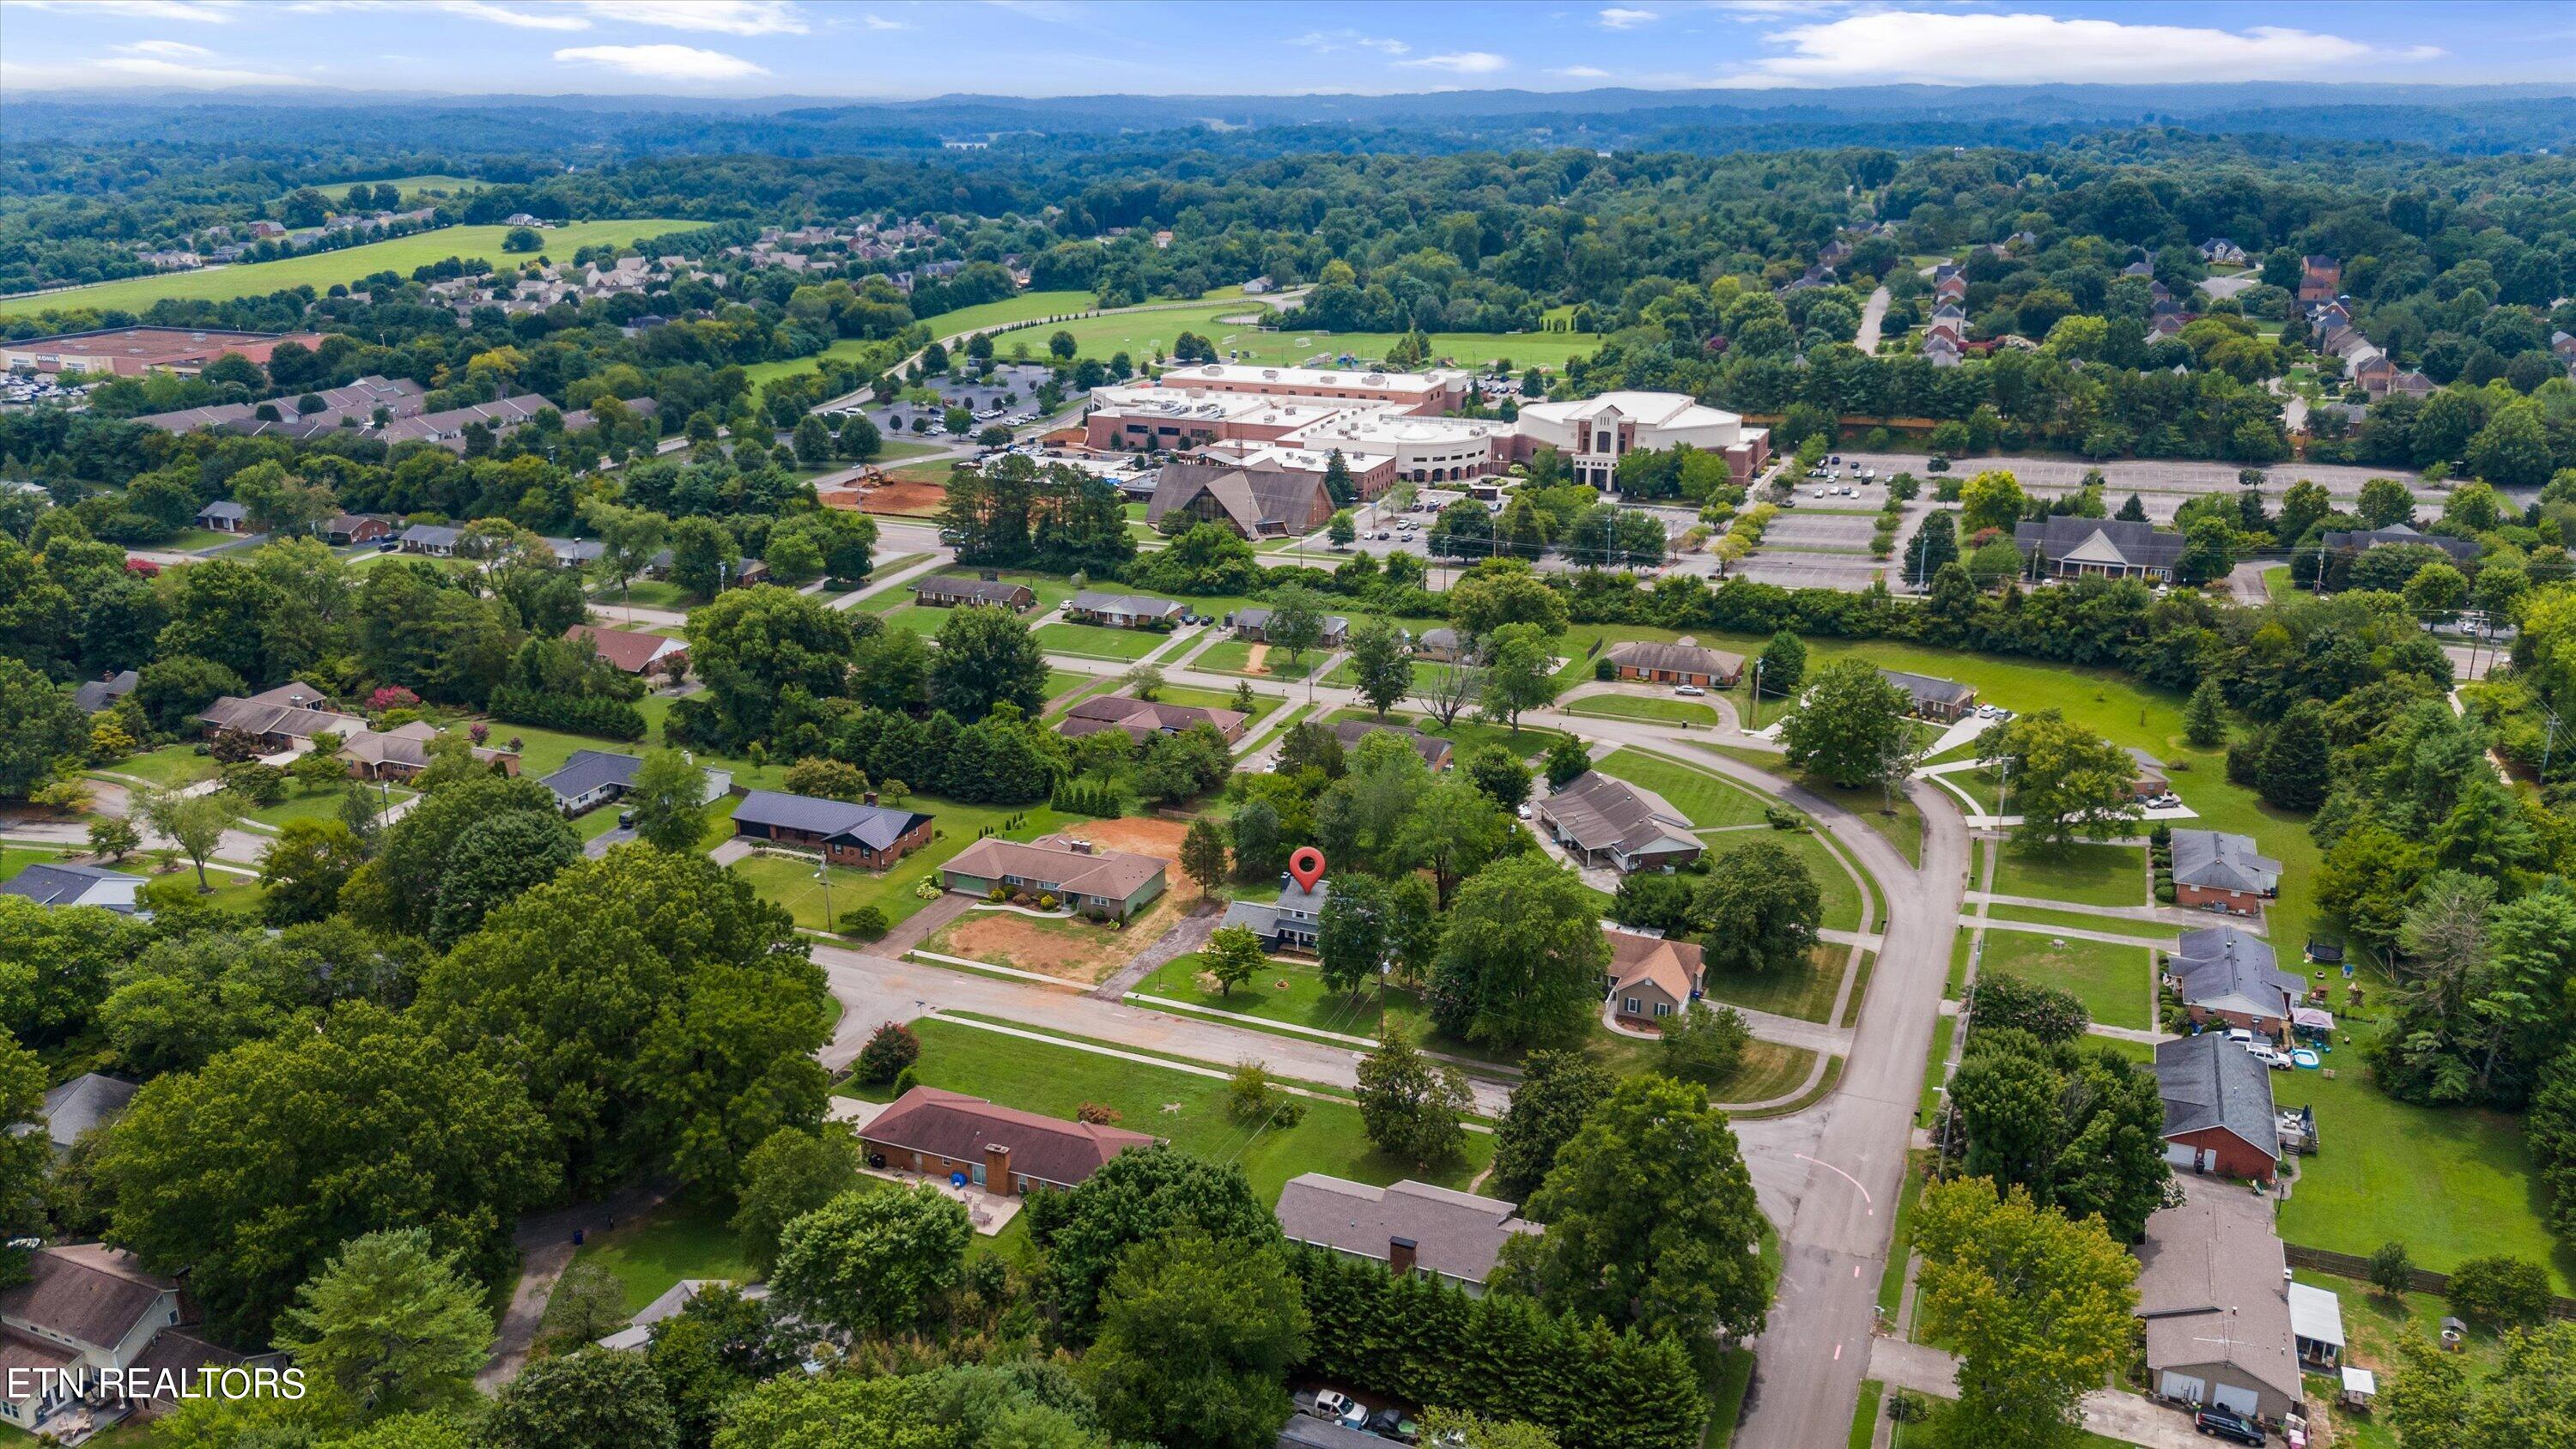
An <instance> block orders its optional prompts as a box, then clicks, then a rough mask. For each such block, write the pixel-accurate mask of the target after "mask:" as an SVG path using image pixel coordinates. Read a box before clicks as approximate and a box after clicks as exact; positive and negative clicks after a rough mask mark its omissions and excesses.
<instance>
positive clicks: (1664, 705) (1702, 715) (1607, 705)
mask: <svg viewBox="0 0 2576 1449" xmlns="http://www.w3.org/2000/svg"><path fill="white" fill-rule="evenodd" d="M1565 712H1566V713H1567V714H1588V715H1595V716H1598V717H1600V718H1603V719H1642V720H1650V721H1652V722H1654V723H1657V724H1672V725H1681V726H1683V727H1685V728H1691V727H1700V728H1706V729H1715V728H1717V722H1718V716H1717V711H1716V710H1715V709H1714V708H1712V707H1710V706H1708V705H1705V704H1700V703H1698V702H1696V701H1694V700H1687V699H1657V698H1654V697H1652V696H1640V695H1633V694H1595V695H1588V696H1586V697H1584V698H1582V699H1578V700H1576V701H1574V702H1573V703H1572V704H1569V705H1566V706H1565Z"/></svg>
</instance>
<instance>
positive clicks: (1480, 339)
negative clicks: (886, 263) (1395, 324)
mask: <svg viewBox="0 0 2576 1449" xmlns="http://www.w3.org/2000/svg"><path fill="white" fill-rule="evenodd" d="M1012 300H1014V301H1019V300H1024V299H1023V298H1014V299H1012ZM995 305H1004V304H995ZM1250 312H1251V309H1250V308H1249V307H1248V306H1247V304H1246V303H1245V302H1244V301H1243V299H1241V298H1239V297H1238V298H1236V299H1235V300H1232V301H1217V302H1211V303H1209V304H1208V305H1206V306H1203V307H1175V308H1172V309H1171V310H1169V311H1161V312H1113V313H1109V314H1107V315H1105V316H1099V317H1080V318H1076V319H1074V320H1073V321H1070V322H1067V323H1065V324H1064V330H1065V331H1067V332H1070V333H1072V334H1073V340H1074V344H1075V346H1076V347H1077V348H1078V349H1079V350H1078V351H1077V352H1076V354H1075V355H1076V356H1078V357H1096V358H1098V359H1100V360H1101V361H1103V362H1106V361H1108V360H1109V359H1110V357H1111V356H1112V355H1114V354H1116V353H1120V352H1124V353H1126V354H1127V355H1128V357H1129V358H1130V359H1131V360H1133V361H1134V362H1136V363H1137V364H1138V365H1139V366H1142V365H1143V364H1144V363H1146V362H1148V361H1150V360H1151V359H1152V358H1153V357H1154V356H1155V354H1156V353H1158V352H1160V353H1163V354H1166V355H1168V354H1169V353H1170V351H1171V347H1172V343H1173V342H1174V341H1175V340H1176V339H1178V338H1179V337H1180V335H1181V334H1182V333H1183V332H1195V333H1197V334H1198V335H1200V336H1202V337H1205V338H1206V339H1208V341H1209V342H1211V343H1213V344H1215V346H1216V350H1217V353H1218V355H1219V356H1223V355H1225V354H1226V353H1229V352H1231V353H1236V354H1239V356H1238V357H1237V358H1236V359H1234V360H1238V361H1243V362H1258V363H1267V364H1269V365H1271V366H1274V367H1283V366H1294V365H1297V364H1302V363H1306V362H1309V361H1312V360H1314V359H1316V358H1319V357H1320V358H1324V359H1326V365H1327V366H1330V365H1332V364H1333V361H1334V360H1336V359H1339V358H1341V357H1343V356H1350V357H1353V358H1356V359H1358V360H1359V361H1361V362H1367V361H1371V360H1373V359H1376V358H1380V357H1384V356H1385V355H1386V354H1387V352H1388V351H1389V350H1390V349H1392V348H1393V347H1394V346H1395V344H1396V343H1397V342H1399V341H1401V340H1402V338H1401V337H1400V335H1399V334H1397V333H1393V332H1346V333H1335V332H1322V331H1316V330H1312V329H1308V330H1302V331H1292V330H1283V331H1277V332H1272V331H1266V330H1264V329H1262V328H1259V327H1254V326H1248V325H1242V324H1236V323H1226V322H1220V321H1218V320H1217V319H1218V318H1220V317H1243V316H1249V315H1250ZM953 315H957V316H963V315H965V314H963V313H958V314H953ZM931 325H932V326H933V327H934V328H936V329H937V330H938V332H939V333H940V335H941V336H943V337H944V336H948V335H950V334H951V333H952V332H953V331H956V330H959V329H956V328H954V327H953V326H952V325H951V322H950V319H949V318H948V317H934V318H932V319H931ZM977 325H991V324H989V323H986V324H977ZM1054 330H1055V329H1053V328H1049V329H1047V330H1046V331H1045V332H1043V333H1039V334H1038V335H1037V336H1035V337H1033V338H1031V339H1029V340H1030V341H1031V342H1032V344H1033V345H1032V347H1031V352H1032V353H1033V354H1034V353H1037V352H1040V351H1042V350H1043V348H1044V345H1045V340H1046V338H1047V337H1048V336H1050V335H1052V334H1053V332H1054ZM1017 340H1020V339H1019V338H1018V337H1017V336H1016V335H1014V336H1013V337H1010V338H1004V339H1002V340H1001V341H999V342H997V343H996V344H995V345H996V347H997V348H998V349H999V350H1001V351H1003V352H1005V353H1007V352H1008V350H1009V344H1010V343H1011V342H1013V341H1017ZM1430 342H1431V355H1432V357H1433V359H1434V360H1435V361H1445V362H1449V363H1456V364H1460V365H1469V366H1481V365H1483V364H1486V363H1490V362H1494V361H1496V360H1499V359H1505V358H1508V359H1509V360H1510V361H1511V363H1512V364H1513V366H1514V367H1516V368H1518V367H1528V366H1531V365H1533V364H1536V365H1538V366H1541V367H1550V368H1556V367H1563V366H1564V365H1565V363H1566V360H1567V359H1568V358H1572V357H1578V356H1589V355H1590V354H1592V353H1593V352H1595V351H1598V350H1599V349H1600V346H1601V338H1600V337H1599V335H1597V334H1595V333H1590V332H1519V333H1476V332H1435V333H1433V334H1431V337H1430Z"/></svg>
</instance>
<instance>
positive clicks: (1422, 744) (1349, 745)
mask: <svg viewBox="0 0 2576 1449" xmlns="http://www.w3.org/2000/svg"><path fill="white" fill-rule="evenodd" d="M1380 731H1384V732H1385V733H1387V734H1391V735H1401V736H1403V738H1404V742H1405V743H1406V744H1408V745H1411V746H1413V752H1414V753H1415V754H1417V755H1420V756H1421V757H1422V763H1424V764H1426V765H1429V766H1430V767H1431V770H1432V773H1434V774H1438V773H1439V772H1440V771H1442V770H1445V769H1448V768H1449V756H1450V754H1451V749H1450V745H1449V742H1448V741H1447V740H1445V739H1442V738H1441V737H1440V736H1438V735H1426V734H1424V733H1423V732H1422V731H1420V730H1418V729H1415V728H1414V727H1413V726H1411V725H1409V724H1393V723H1388V724H1378V723H1375V722H1374V721H1371V720H1364V719H1346V720H1336V721H1334V723H1333V738H1334V739H1337V740H1340V741H1341V742H1342V748H1343V749H1344V750H1356V749H1358V748H1359V747H1360V741H1362V740H1365V739H1367V738H1368V737H1369V736H1371V735H1373V734H1377V733H1379V732H1380Z"/></svg>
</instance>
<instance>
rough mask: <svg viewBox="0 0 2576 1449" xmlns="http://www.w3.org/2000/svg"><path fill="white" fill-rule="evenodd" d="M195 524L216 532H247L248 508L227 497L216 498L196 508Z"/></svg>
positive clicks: (248, 528) (248, 529)
mask: <svg viewBox="0 0 2576 1449" xmlns="http://www.w3.org/2000/svg"><path fill="white" fill-rule="evenodd" d="M197 526H198V527H199V528H208V529H212V530H214V531H215V532H217V533H248V532H250V510H248V509H246V508H244V507H242V506H241V505H240V504H238V503H235V502H234V501H232V500H231V499H229V498H218V499H216V500H215V501H214V502H212V503H209V504H207V505H206V506H205V507H203V508H200V509H198V510H197Z"/></svg>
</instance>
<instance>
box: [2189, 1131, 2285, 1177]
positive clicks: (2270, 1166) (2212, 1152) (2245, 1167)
mask: <svg viewBox="0 0 2576 1449" xmlns="http://www.w3.org/2000/svg"><path fill="white" fill-rule="evenodd" d="M2166 1140H2167V1141H2169V1142H2172V1143H2175V1144H2178V1145H2180V1146H2184V1147H2193V1148H2199V1149H2201V1150H2203V1151H2205V1152H2206V1153H2207V1154H2208V1162H2209V1170H2210V1171H2211V1172H2214V1173H2218V1174H2221V1175H2224V1176H2227V1177H2242V1178H2247V1179H2250V1180H2252V1181H2255V1182H2270V1181H2271V1180H2272V1173H2273V1171H2274V1169H2275V1168H2276V1167H2277V1166H2278V1164H2277V1163H2276V1162H2274V1160H2273V1158H2272V1154H2270V1153H2268V1152H2265V1151H2264V1150H2262V1149H2261V1148H2259V1147H2256V1146H2254V1145H2253V1144H2252V1143H2249V1142H2247V1141H2246V1140H2245V1139H2244V1138H2242V1137H2239V1136H2237V1135H2236V1134H2235V1133H2233V1132H2229V1131H2227V1130H2225V1129H2224V1128H2219V1127H2209V1128H2204V1129H2202V1130H2201V1131H2198V1132H2187V1133H2184V1134H2183V1135H2182V1136H2179V1137H2171V1138H2167V1139H2166ZM2190 1170H2191V1169H2189V1168H2188V1167H2182V1168H2176V1169H2175V1171H2177V1172H2188V1171H2190Z"/></svg>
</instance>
